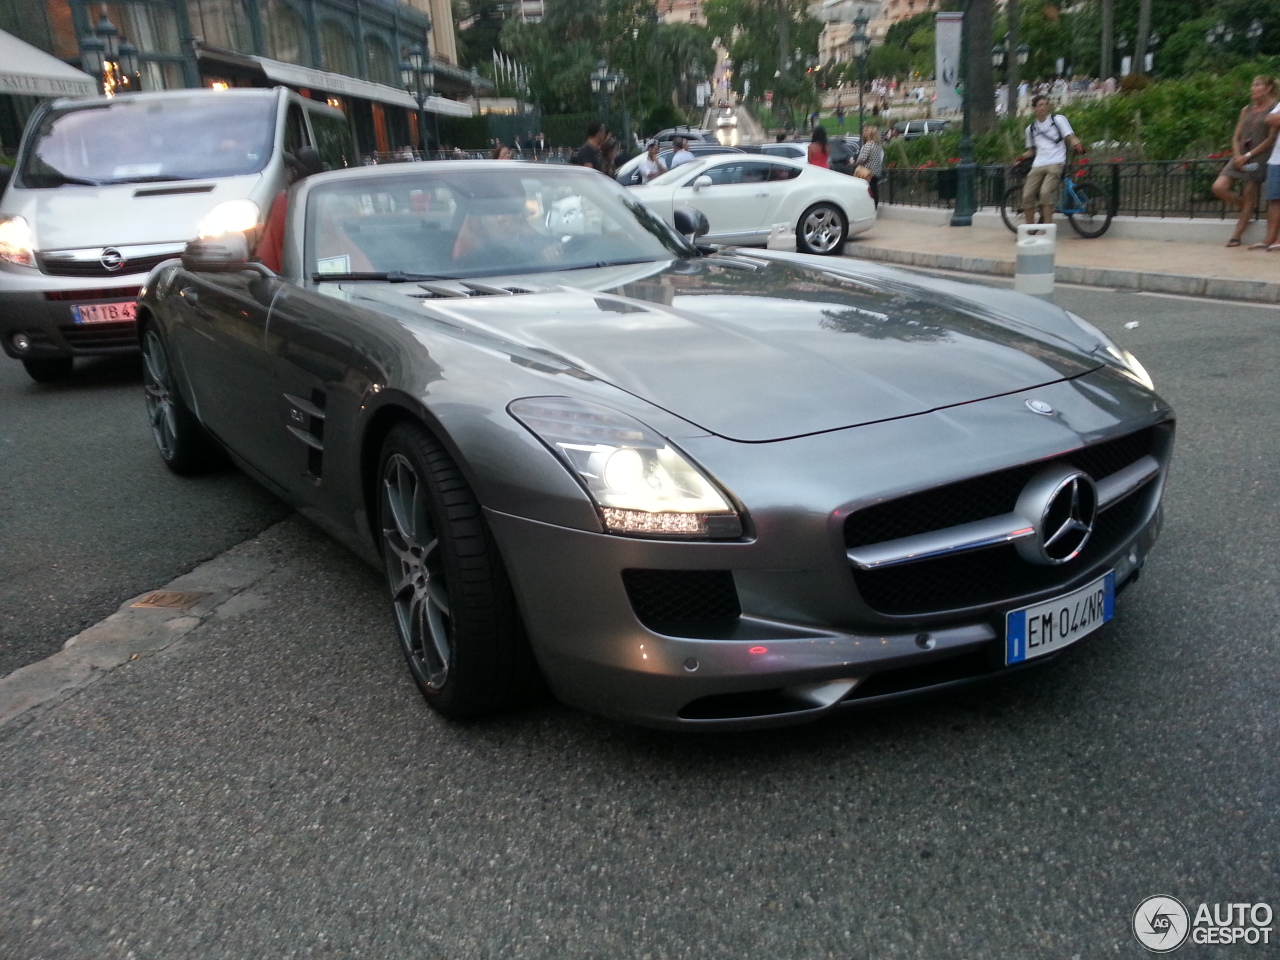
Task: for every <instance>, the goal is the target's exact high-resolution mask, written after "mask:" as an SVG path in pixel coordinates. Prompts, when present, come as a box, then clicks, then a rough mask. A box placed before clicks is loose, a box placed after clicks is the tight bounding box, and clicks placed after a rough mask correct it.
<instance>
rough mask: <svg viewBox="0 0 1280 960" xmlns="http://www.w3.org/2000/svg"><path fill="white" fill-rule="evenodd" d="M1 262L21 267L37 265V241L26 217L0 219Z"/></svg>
mask: <svg viewBox="0 0 1280 960" xmlns="http://www.w3.org/2000/svg"><path fill="white" fill-rule="evenodd" d="M0 260H4V261H5V262H6V263H16V264H18V266H20V267H34V266H35V265H36V251H35V239H34V238H33V237H32V236H31V225H30V224H29V223H27V221H26V219H25V218H24V217H0Z"/></svg>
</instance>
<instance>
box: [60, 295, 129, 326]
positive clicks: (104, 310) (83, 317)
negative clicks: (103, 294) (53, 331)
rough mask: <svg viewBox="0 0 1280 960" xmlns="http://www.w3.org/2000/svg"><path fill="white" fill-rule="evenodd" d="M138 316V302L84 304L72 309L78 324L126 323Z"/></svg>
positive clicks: (72, 314)
mask: <svg viewBox="0 0 1280 960" xmlns="http://www.w3.org/2000/svg"><path fill="white" fill-rule="evenodd" d="M137 315H138V303H137V301H136V300H121V301H120V302H119V303H82V304H78V305H77V306H73V307H72V308H71V316H72V318H73V319H74V320H75V322H76V323H124V322H125V321H127V320H133V319H135V318H136V317H137Z"/></svg>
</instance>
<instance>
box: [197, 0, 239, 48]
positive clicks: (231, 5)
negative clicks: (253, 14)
mask: <svg viewBox="0 0 1280 960" xmlns="http://www.w3.org/2000/svg"><path fill="white" fill-rule="evenodd" d="M187 17H188V19H189V20H190V21H191V30H192V32H193V33H194V34H195V35H196V36H198V37H203V38H204V42H205V43H207V44H208V45H210V46H213V47H222V48H224V49H226V50H237V51H240V52H241V53H252V52H253V33H252V32H251V31H250V29H249V16H248V13H247V12H246V10H245V0H187Z"/></svg>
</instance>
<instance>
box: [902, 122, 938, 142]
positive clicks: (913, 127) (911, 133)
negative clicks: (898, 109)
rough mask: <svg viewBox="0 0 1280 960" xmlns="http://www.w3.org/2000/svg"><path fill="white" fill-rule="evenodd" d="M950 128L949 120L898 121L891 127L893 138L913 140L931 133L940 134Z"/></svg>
mask: <svg viewBox="0 0 1280 960" xmlns="http://www.w3.org/2000/svg"><path fill="white" fill-rule="evenodd" d="M950 126H951V121H950V120H899V121H898V122H897V123H895V124H894V125H893V129H894V130H895V131H896V133H895V136H899V137H902V138H903V139H904V140H915V139H916V138H917V137H923V136H926V135H928V134H931V133H942V131H944V130H946V129H947V128H948V127H950Z"/></svg>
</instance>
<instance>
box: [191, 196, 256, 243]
mask: <svg viewBox="0 0 1280 960" xmlns="http://www.w3.org/2000/svg"><path fill="white" fill-rule="evenodd" d="M261 214H262V211H261V210H259V209H258V205H257V204H256V203H254V202H253V201H252V200H224V201H223V202H222V203H220V204H218V205H217V206H216V207H214V208H213V209H212V210H210V211H209V212H208V213H206V214H205V216H204V219H203V220H201V221H200V227H199V229H198V230H197V231H196V239H198V240H204V239H207V238H209V237H220V236H222V235H223V234H226V233H250V232H251V231H252V230H253V229H254V228H255V227H257V225H258V218H259V217H260V216H261Z"/></svg>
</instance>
